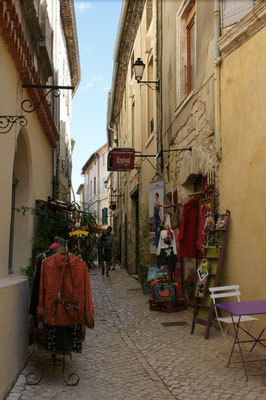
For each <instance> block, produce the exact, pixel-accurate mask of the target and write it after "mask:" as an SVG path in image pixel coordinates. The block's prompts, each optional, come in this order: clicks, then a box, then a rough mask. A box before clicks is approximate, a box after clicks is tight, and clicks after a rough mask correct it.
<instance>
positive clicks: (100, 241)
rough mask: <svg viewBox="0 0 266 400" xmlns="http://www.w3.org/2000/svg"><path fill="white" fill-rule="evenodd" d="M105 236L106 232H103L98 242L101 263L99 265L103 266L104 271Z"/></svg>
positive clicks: (99, 261)
mask: <svg viewBox="0 0 266 400" xmlns="http://www.w3.org/2000/svg"><path fill="white" fill-rule="evenodd" d="M105 236H106V233H102V234H101V236H100V237H99V239H98V243H97V250H98V263H99V267H102V270H103V271H104V259H103V245H104V240H105ZM103 275H104V272H103Z"/></svg>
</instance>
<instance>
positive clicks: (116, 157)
mask: <svg viewBox="0 0 266 400" xmlns="http://www.w3.org/2000/svg"><path fill="white" fill-rule="evenodd" d="M134 168H135V150H134V149H133V148H121V147H116V148H114V149H113V150H111V151H109V153H108V164H107V170H108V171H125V170H131V169H134Z"/></svg>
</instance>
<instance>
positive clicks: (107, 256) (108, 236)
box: [100, 226, 114, 277]
mask: <svg viewBox="0 0 266 400" xmlns="http://www.w3.org/2000/svg"><path fill="white" fill-rule="evenodd" d="M101 238H102V240H101V239H100V240H101V241H102V243H103V246H102V249H103V262H102V275H104V274H105V272H106V276H107V277H109V276H110V275H109V271H110V266H111V263H112V246H113V238H114V236H113V234H112V227H111V226H108V227H107V229H106V233H105V234H102V236H101ZM104 263H105V264H106V268H105V266H104ZM105 270H106V271H105Z"/></svg>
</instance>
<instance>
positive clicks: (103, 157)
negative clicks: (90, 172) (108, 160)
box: [102, 154, 105, 167]
mask: <svg viewBox="0 0 266 400" xmlns="http://www.w3.org/2000/svg"><path fill="white" fill-rule="evenodd" d="M102 160H103V167H104V165H105V154H103V155H102Z"/></svg>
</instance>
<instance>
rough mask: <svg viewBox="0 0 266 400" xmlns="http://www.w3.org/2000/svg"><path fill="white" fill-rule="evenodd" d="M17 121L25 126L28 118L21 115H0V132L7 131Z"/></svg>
mask: <svg viewBox="0 0 266 400" xmlns="http://www.w3.org/2000/svg"><path fill="white" fill-rule="evenodd" d="M17 122H19V124H20V125H21V126H26V125H27V123H28V120H27V118H25V117H24V116H23V115H0V134H1V135H4V134H5V133H8V132H9V131H10V130H11V129H12V127H13V125H14V124H16V123H17Z"/></svg>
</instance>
